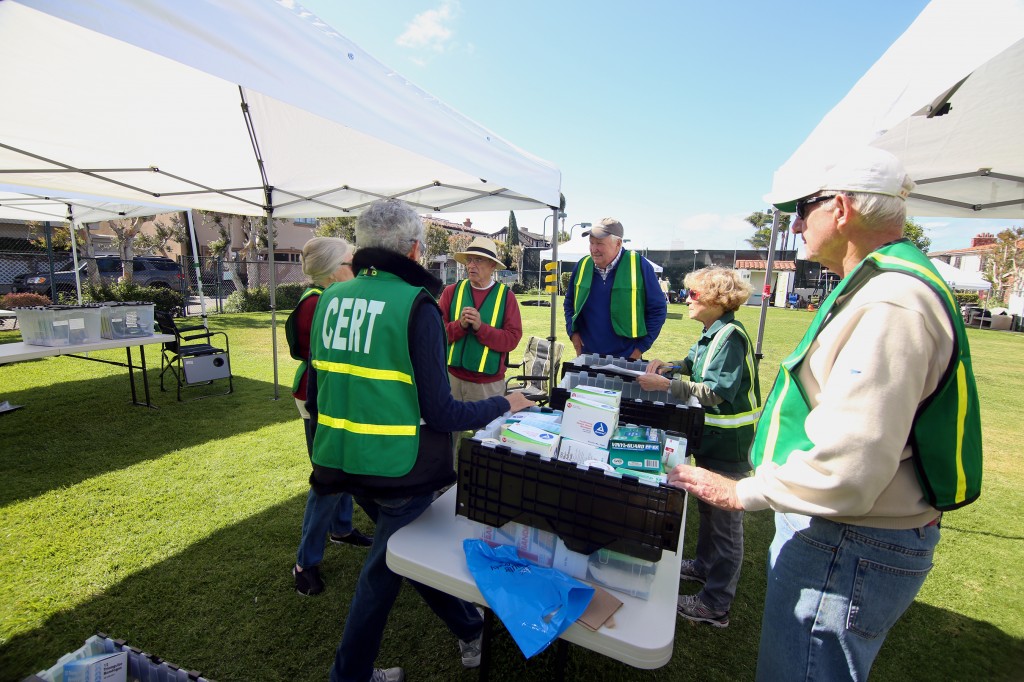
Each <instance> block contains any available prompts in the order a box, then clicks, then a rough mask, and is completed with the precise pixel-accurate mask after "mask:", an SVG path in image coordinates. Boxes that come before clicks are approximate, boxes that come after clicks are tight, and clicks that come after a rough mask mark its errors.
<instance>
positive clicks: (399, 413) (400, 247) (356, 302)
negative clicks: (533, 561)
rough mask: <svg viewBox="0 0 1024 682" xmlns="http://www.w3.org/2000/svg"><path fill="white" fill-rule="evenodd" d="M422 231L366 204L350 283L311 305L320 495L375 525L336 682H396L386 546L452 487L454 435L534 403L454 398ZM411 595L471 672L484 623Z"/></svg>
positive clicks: (430, 592)
mask: <svg viewBox="0 0 1024 682" xmlns="http://www.w3.org/2000/svg"><path fill="white" fill-rule="evenodd" d="M423 240H424V227H423V221H422V220H421V219H420V217H419V216H418V215H417V214H416V212H415V211H413V210H412V208H410V207H409V206H408V205H407V204H405V203H403V202H401V201H398V200H395V199H390V200H383V201H375V202H373V203H372V204H371V205H370V206H369V207H368V208H367V209H366V210H365V211H364V212H363V213H362V215H360V216H359V220H358V222H357V223H356V244H357V245H358V247H359V249H358V251H356V254H355V257H354V258H353V259H352V269H353V271H355V272H356V277H355V278H354V279H351V280H348V281H346V282H336V283H334V284H332V285H330V286H329V287H327V288H326V289H324V291H323V293H322V294H321V295H320V300H319V301H318V302H317V306H316V312H315V313H314V315H313V326H312V330H311V333H310V348H309V358H310V362H309V365H310V369H309V371H310V376H309V380H308V384H307V388H306V409H307V410H308V411H309V413H310V419H311V420H315V426H314V429H315V431H314V437H313V476H312V478H311V483H312V485H313V488H314V489H315V490H316V491H317V494H320V495H327V494H332V493H336V492H347V493H350V494H351V495H352V496H353V497H354V498H355V501H356V502H357V503H358V504H359V506H360V507H362V509H363V511H365V512H366V514H367V515H368V516H369V517H370V518H371V519H372V520H373V522H374V523H375V524H376V526H375V528H374V533H373V544H372V546H371V547H370V549H369V551H368V553H367V556H366V560H365V561H364V562H363V568H362V570H361V571H360V573H359V579H358V581H357V582H356V589H355V594H354V595H353V597H352V601H351V603H350V604H349V606H348V618H347V620H346V621H345V631H344V634H343V635H342V639H341V643H340V644H339V645H338V648H337V651H336V654H335V659H334V666H333V667H332V669H331V680H332V681H333V682H341V681H344V682H365V681H366V680H373V681H374V682H384V681H386V682H401V681H402V680H403V679H404V678H405V674H404V672H403V670H402V668H397V667H396V668H387V669H383V668H374V661H375V659H376V658H377V653H378V651H379V650H380V645H381V640H382V639H383V637H384V629H385V626H386V625H387V618H388V614H389V613H390V611H391V607H392V606H393V605H394V602H395V599H396V598H397V597H398V593H399V590H400V589H401V586H402V578H401V576H399V575H398V574H396V573H394V572H393V571H392V570H391V569H390V568H388V565H387V545H388V538H390V537H391V536H392V535H393V534H394V533H395V532H397V531H398V530H400V529H401V528H403V527H405V526H406V525H408V524H410V523H412V522H413V521H415V520H416V519H417V518H418V517H419V516H420V514H422V513H423V512H424V511H425V510H426V509H427V507H429V506H430V504H431V502H432V501H433V500H434V497H435V494H436V492H437V491H438V490H440V489H441V488H443V487H445V486H449V485H451V484H452V483H454V482H455V470H454V469H453V467H452V456H451V453H452V432H453V431H462V430H465V429H471V428H479V427H482V426H484V425H485V424H487V423H488V422H490V421H492V420H494V419H497V418H498V417H500V416H501V415H502V414H504V413H506V412H509V411H512V412H516V411H519V410H522V409H525V408H526V407H529V406H531V405H533V404H534V403H533V402H531V401H530V400H529V399H527V398H526V397H524V396H523V395H522V394H521V393H513V394H511V395H509V396H508V397H504V396H494V397H492V398H488V399H487V400H481V401H478V402H459V401H457V400H455V399H454V398H452V394H451V388H450V387H449V385H448V373H447V371H446V368H445V346H446V344H445V335H444V326H443V321H442V318H441V311H440V309H439V308H438V307H437V302H436V300H435V298H434V297H435V296H436V295H437V294H438V293H440V290H441V282H440V280H438V279H437V278H436V277H434V276H433V275H431V274H430V273H429V272H428V271H427V270H426V269H424V268H423V267H422V266H421V265H420V264H419V263H417V262H416V261H417V260H418V259H419V258H420V255H421V253H422V249H423ZM412 586H413V587H414V588H415V589H416V591H417V592H419V593H420V595H421V596H422V597H423V598H424V600H425V601H426V602H427V604H428V605H429V606H430V608H431V609H432V610H433V611H434V613H436V614H437V615H438V617H440V618H441V620H442V621H444V623H445V624H446V625H447V626H448V628H449V629H450V630H451V631H452V632H453V633H454V634H455V636H456V637H457V638H458V640H459V649H460V653H461V657H462V665H463V666H464V667H467V668H473V667H476V666H478V665H479V664H480V658H481V650H480V647H481V638H482V633H483V619H482V618H481V617H480V614H479V613H478V612H477V610H476V608H475V607H474V606H473V605H472V604H470V603H468V602H465V601H463V600H461V599H458V598H456V597H453V596H451V595H449V594H445V593H443V592H440V591H438V590H435V589H433V588H429V587H427V586H425V585H420V584H417V583H413V584H412Z"/></svg>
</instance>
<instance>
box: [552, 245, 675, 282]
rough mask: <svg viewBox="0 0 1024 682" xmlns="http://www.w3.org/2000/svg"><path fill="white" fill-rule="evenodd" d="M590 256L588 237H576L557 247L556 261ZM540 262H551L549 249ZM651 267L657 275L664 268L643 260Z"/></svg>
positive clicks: (564, 261)
mask: <svg viewBox="0 0 1024 682" xmlns="http://www.w3.org/2000/svg"><path fill="white" fill-rule="evenodd" d="M589 255H590V237H576V238H575V239H572V240H569V241H567V242H564V243H562V244H559V245H558V260H559V261H561V262H563V263H567V262H569V261H578V260H579V259H581V258H583V257H584V256H589ZM540 258H541V260H551V259H552V258H554V256H553V255H552V250H551V249H545V250H544V251H541V252H540ZM644 260H646V261H647V262H648V263H650V264H651V266H653V267H654V271H655V272H657V273H659V274H660V273H661V272H664V270H665V268H663V267H661V266H660V265H658V264H657V263H655V262H654V261H652V260H650V259H649V258H644Z"/></svg>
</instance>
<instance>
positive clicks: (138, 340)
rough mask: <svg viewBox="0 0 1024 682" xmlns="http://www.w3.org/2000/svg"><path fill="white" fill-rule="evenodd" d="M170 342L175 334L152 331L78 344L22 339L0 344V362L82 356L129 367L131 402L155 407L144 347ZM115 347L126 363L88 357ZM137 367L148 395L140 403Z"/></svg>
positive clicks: (1, 363)
mask: <svg viewBox="0 0 1024 682" xmlns="http://www.w3.org/2000/svg"><path fill="white" fill-rule="evenodd" d="M170 341H174V337H173V336H172V335H170V334H153V335H152V336H137V337H133V338H129V339H102V340H100V341H92V342H89V343H76V344H72V345H68V346H33V345H29V344H27V343H25V342H24V341H19V342H17V343H5V344H0V365H3V364H10V363H14V362H23V361H25V360H37V359H39V358H49V357H55V356H60V355H65V356H68V357H73V358H79V359H81V360H92V361H93V362H103V363H106V364H108V365H117V366H119V367H127V368H128V381H129V383H130V384H131V389H132V404H133V405H144V406H145V407H156V405H154V404H153V402H152V400H151V399H150V395H149V377H148V376H147V375H146V351H145V349H144V348H143V347H144V346H145V345H147V344H151V343H166V342H170ZM135 346H138V347H139V356H140V361H139V364H138V365H136V364H135V363H134V362H133V361H132V348H133V347H135ZM116 348H124V349H125V353H126V354H127V360H128V361H127V362H116V361H114V360H107V359H106V358H94V357H89V353H91V352H93V351H98V350H112V349H116ZM136 369H140V370H142V385H143V388H144V392H145V397H146V401H145V402H141V403H140V402H139V401H138V394H137V393H136V391H135V370H136Z"/></svg>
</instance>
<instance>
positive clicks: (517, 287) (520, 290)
mask: <svg viewBox="0 0 1024 682" xmlns="http://www.w3.org/2000/svg"><path fill="white" fill-rule="evenodd" d="M509 288H510V289H512V293H513V294H525V293H527V292H528V291H529V290H530V287H529V286H528V285H527V284H526V282H512V284H511V285H510V286H509Z"/></svg>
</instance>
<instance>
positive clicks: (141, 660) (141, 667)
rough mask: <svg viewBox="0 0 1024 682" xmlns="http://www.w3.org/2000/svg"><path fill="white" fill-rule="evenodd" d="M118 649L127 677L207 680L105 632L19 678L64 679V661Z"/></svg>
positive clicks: (32, 681) (160, 681)
mask: <svg viewBox="0 0 1024 682" xmlns="http://www.w3.org/2000/svg"><path fill="white" fill-rule="evenodd" d="M117 651H125V652H127V653H128V679H129V680H134V681H137V682H209V681H208V680H207V678H205V677H203V675H202V674H201V673H199V672H198V671H195V670H186V669H184V668H179V667H178V666H176V665H174V664H173V663H168V662H167V661H165V660H163V659H161V658H160V657H159V656H154V655H152V654H147V653H145V652H144V651H140V650H139V649H136V648H135V647H133V646H129V645H128V644H126V643H125V642H124V640H120V639H111V638H110V637H108V636H107V635H105V634H103V633H102V632H101V633H97V634H95V635H93V636H92V637H90V638H89V639H87V640H85V644H83V645H82V646H81V647H79V648H78V649H76V650H75V651H72V652H71V653H67V654H64V655H63V656H61V657H60V658H59V659H57V662H56V663H55V664H53V665H52V666H50V667H49V668H48V669H46V670H41V671H39V672H38V673H36V674H35V675H30V676H29V677H26V678H25V679H24V680H22V682H63V680H64V664H65V663H70V662H71V661H77V660H81V659H83V658H89V657H90V656H96V655H98V654H110V653H114V652H117Z"/></svg>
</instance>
